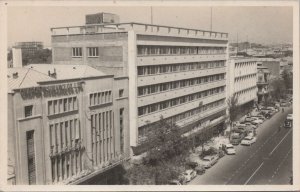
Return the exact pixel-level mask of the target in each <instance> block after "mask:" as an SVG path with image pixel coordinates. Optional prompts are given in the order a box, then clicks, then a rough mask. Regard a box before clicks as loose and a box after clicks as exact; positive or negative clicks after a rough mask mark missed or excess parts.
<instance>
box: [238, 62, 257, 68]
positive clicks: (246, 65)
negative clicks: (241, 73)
mask: <svg viewBox="0 0 300 192" xmlns="http://www.w3.org/2000/svg"><path fill="white" fill-rule="evenodd" d="M240 67H242V68H245V67H255V68H256V62H239V63H235V68H240Z"/></svg>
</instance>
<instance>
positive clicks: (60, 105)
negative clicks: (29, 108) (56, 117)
mask: <svg viewBox="0 0 300 192" xmlns="http://www.w3.org/2000/svg"><path fill="white" fill-rule="evenodd" d="M74 110H78V102H77V97H76V96H75V97H68V98H63V99H56V100H50V101H48V115H53V114H59V113H64V112H68V111H74Z"/></svg>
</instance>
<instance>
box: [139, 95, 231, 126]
mask: <svg viewBox="0 0 300 192" xmlns="http://www.w3.org/2000/svg"><path fill="white" fill-rule="evenodd" d="M225 97H226V92H222V93H218V94H215V95H210V96H207V97H204V98H201V99H197V100H194V101H190V102H187V103H183V104H179V105H176V106H174V107H170V108H166V109H163V110H159V111H155V112H152V113H147V114H145V115H142V116H139V117H138V127H142V126H144V125H146V124H147V123H153V122H156V121H159V120H160V117H161V116H163V117H164V118H169V117H172V116H174V115H178V114H180V113H183V112H185V111H189V110H192V109H195V108H197V107H198V106H199V102H201V101H202V105H205V104H208V103H211V102H214V101H218V100H220V99H224V98H225Z"/></svg>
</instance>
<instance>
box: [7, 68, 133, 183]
mask: <svg viewBox="0 0 300 192" xmlns="http://www.w3.org/2000/svg"><path fill="white" fill-rule="evenodd" d="M8 88H9V90H8V143H9V145H8V146H9V148H8V159H9V161H8V162H10V170H11V171H10V172H11V173H12V174H10V175H9V176H8V177H9V182H10V183H16V184H25V185H28V184H29V185H32V184H58V183H64V184H68V183H71V184H72V183H78V182H80V181H82V180H84V179H85V178H86V177H88V176H89V175H91V174H93V175H95V174H99V173H102V172H105V171H108V170H110V169H111V168H113V167H114V166H117V165H119V164H120V163H122V161H124V160H125V159H127V157H129V129H128V125H129V123H128V109H129V107H128V78H127V77H118V78H115V77H114V76H113V75H107V74H105V73H103V72H101V71H99V70H96V69H94V68H92V67H89V66H87V65H55V64H41V65H39V64H32V65H29V66H27V67H26V68H9V69H8ZM120 93H122V94H120ZM13 176H14V177H13Z"/></svg>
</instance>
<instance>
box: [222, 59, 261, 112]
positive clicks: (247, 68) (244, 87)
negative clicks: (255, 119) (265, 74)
mask: <svg viewBox="0 0 300 192" xmlns="http://www.w3.org/2000/svg"><path fill="white" fill-rule="evenodd" d="M256 84H257V58H245V57H231V58H230V59H229V60H228V76H227V86H228V97H232V96H233V95H236V96H237V99H238V103H237V104H238V105H240V106H243V107H242V108H243V109H247V108H249V107H252V106H253V105H254V103H255V102H256V101H257V85H256Z"/></svg>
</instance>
